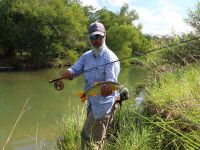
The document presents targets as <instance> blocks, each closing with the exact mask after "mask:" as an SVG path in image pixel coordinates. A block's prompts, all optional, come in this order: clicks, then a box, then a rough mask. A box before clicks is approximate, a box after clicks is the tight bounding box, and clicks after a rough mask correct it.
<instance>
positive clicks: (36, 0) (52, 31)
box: [0, 0, 88, 67]
mask: <svg viewBox="0 0 200 150" xmlns="http://www.w3.org/2000/svg"><path fill="white" fill-rule="evenodd" d="M0 12H2V13H1V15H0V20H1V25H0V47H2V49H4V54H5V57H7V58H10V57H11V56H12V57H18V56H20V58H22V59H24V58H27V59H28V61H29V62H31V64H32V65H33V67H41V66H45V65H46V64H48V62H49V61H51V59H52V58H53V57H55V56H56V55H58V54H59V53H63V54H66V53H67V51H68V50H78V49H80V48H83V47H85V46H86V40H85V34H86V25H87V21H88V20H87V18H86V17H85V15H84V12H83V9H82V7H81V6H80V5H79V3H77V2H73V1H65V0H48V1H47V0H43V1H40V0H31V1H29V0H8V1H7V0H2V1H0ZM77 18H78V19H77Z"/></svg>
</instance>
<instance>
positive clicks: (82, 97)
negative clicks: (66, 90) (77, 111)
mask: <svg viewBox="0 0 200 150" xmlns="http://www.w3.org/2000/svg"><path fill="white" fill-rule="evenodd" d="M79 96H80V98H81V101H82V103H84V102H85V101H86V99H87V97H86V95H85V93H79Z"/></svg>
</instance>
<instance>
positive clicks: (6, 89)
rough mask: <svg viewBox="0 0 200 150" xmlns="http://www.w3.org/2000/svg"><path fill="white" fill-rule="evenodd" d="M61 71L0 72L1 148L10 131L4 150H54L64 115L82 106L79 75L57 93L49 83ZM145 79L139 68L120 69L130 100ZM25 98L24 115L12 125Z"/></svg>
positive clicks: (80, 78) (120, 76)
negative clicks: (79, 94) (79, 95)
mask: <svg viewBox="0 0 200 150" xmlns="http://www.w3.org/2000/svg"><path fill="white" fill-rule="evenodd" d="M62 72H63V69H45V70H39V71H25V72H23V71H20V72H0V149H2V148H3V147H4V145H5V143H6V140H7V139H8V136H9V134H10V132H11V130H12V129H13V132H12V135H11V136H10V139H9V142H8V144H6V147H5V150H36V149H42V150H43V149H44V150H45V149H47V150H49V149H56V144H55V139H56V136H57V131H56V130H57V129H58V126H59V125H61V124H62V117H63V115H64V113H65V112H66V111H68V112H70V111H74V110H76V109H77V108H81V107H83V105H82V104H81V101H80V99H79V97H78V93H80V92H81V91H82V88H83V86H84V82H83V77H82V76H80V77H78V78H76V79H74V80H73V81H68V80H65V81H64V83H65V88H64V89H63V90H62V91H56V90H55V89H54V87H53V85H52V84H49V83H48V81H49V80H50V79H53V78H57V77H60V75H61V74H62ZM144 80H145V71H144V70H142V69H139V68H134V67H129V68H127V67H126V68H122V69H121V73H120V75H119V82H120V83H122V84H124V85H125V86H126V87H128V89H129V91H130V100H133V99H134V97H133V95H134V90H135V87H136V85H137V84H138V83H141V82H144ZM27 99H29V101H28V104H27V105H26V108H25V112H24V113H23V115H22V117H21V118H20V119H19V121H18V122H17V124H16V126H15V123H16V120H17V119H18V118H19V114H20V112H21V110H22V107H23V105H24V104H25V102H26V101H27ZM77 111H78V109H77Z"/></svg>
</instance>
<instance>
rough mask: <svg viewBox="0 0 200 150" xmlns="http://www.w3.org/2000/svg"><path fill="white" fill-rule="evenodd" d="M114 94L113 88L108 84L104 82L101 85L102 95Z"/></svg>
mask: <svg viewBox="0 0 200 150" xmlns="http://www.w3.org/2000/svg"><path fill="white" fill-rule="evenodd" d="M110 94H112V88H111V87H110V86H109V85H108V84H102V86H101V95H102V96H104V97H106V96H108V95H110Z"/></svg>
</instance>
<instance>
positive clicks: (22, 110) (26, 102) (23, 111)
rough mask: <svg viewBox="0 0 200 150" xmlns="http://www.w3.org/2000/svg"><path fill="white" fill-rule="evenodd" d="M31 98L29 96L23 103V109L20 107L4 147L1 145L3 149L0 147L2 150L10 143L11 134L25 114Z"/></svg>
mask: <svg viewBox="0 0 200 150" xmlns="http://www.w3.org/2000/svg"><path fill="white" fill-rule="evenodd" d="M31 97H32V96H30V97H29V98H27V100H26V101H25V103H24V105H23V107H22V109H21V111H20V113H19V116H18V118H17V120H16V121H15V123H14V125H13V127H12V129H11V131H10V133H9V135H8V137H7V139H6V141H5V143H4V145H3V147H2V150H4V149H5V148H6V145H7V144H8V143H9V141H10V139H11V137H12V135H13V132H14V130H15V128H16V127H17V124H18V122H19V121H20V119H21V118H22V116H23V114H24V113H25V112H26V110H27V109H26V107H27V105H28V102H29V101H30V98H31Z"/></svg>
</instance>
